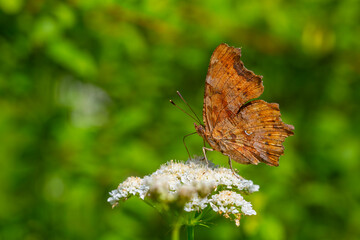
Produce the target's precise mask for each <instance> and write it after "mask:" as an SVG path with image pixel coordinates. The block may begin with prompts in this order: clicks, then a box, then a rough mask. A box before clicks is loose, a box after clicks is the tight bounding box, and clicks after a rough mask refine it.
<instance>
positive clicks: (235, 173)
mask: <svg viewBox="0 0 360 240" xmlns="http://www.w3.org/2000/svg"><path fill="white" fill-rule="evenodd" d="M229 165H230V169H231V171H232V172H233V174H234V175H235V176H236V177H237V178H239V179H244V178H243V177H241V176H240V175H239V174H237V172H235V170H234V169H233V167H232V161H231V158H230V157H229Z"/></svg>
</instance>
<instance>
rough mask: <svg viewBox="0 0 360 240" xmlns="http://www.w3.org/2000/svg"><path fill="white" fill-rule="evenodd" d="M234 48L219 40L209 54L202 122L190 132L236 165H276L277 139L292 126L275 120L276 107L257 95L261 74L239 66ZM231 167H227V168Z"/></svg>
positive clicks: (279, 144)
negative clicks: (195, 133)
mask: <svg viewBox="0 0 360 240" xmlns="http://www.w3.org/2000/svg"><path fill="white" fill-rule="evenodd" d="M240 56H241V51H240V48H234V47H230V46H228V45H227V44H220V45H219V46H218V47H217V48H216V49H215V51H214V52H213V54H212V56H211V59H210V65H209V68H208V73H207V76H206V83H205V96H204V107H203V122H204V125H202V124H199V125H198V124H196V123H195V129H196V132H197V133H198V134H199V135H200V136H201V137H203V138H204V139H205V140H206V141H207V142H208V143H209V145H210V146H211V147H212V148H213V149H209V148H205V147H204V148H203V151H204V156H205V159H206V154H205V150H211V151H212V150H216V151H220V152H221V153H222V154H224V155H226V156H228V157H229V163H230V167H231V159H232V160H235V161H236V162H238V163H242V164H258V163H260V162H264V163H266V164H268V165H270V166H278V165H279V157H280V155H282V154H284V146H283V145H282V143H283V142H284V140H285V138H287V137H288V136H291V135H293V134H294V133H293V131H292V130H294V126H292V125H288V124H285V123H284V122H282V120H281V118H280V115H281V114H280V110H279V105H278V104H277V103H267V102H265V101H263V100H252V99H254V98H258V97H259V96H260V95H261V94H262V93H263V91H264V86H263V82H262V76H258V75H255V74H254V73H253V72H252V71H250V70H248V69H246V68H245V66H244V64H243V62H242V61H241V60H240ZM231 168H232V167H231Z"/></svg>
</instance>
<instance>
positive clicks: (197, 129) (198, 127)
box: [194, 123, 205, 137]
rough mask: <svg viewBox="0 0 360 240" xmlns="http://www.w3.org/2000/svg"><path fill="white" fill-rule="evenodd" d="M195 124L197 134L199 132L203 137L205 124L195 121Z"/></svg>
mask: <svg viewBox="0 0 360 240" xmlns="http://www.w3.org/2000/svg"><path fill="white" fill-rule="evenodd" d="M194 126H195V130H196V132H197V134H199V135H200V136H201V137H205V128H204V126H203V125H201V124H199V125H198V124H196V123H194Z"/></svg>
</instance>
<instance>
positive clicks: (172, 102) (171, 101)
mask: <svg viewBox="0 0 360 240" xmlns="http://www.w3.org/2000/svg"><path fill="white" fill-rule="evenodd" d="M170 103H171V104H172V105H174V106H175V107H177V108H178V109H180V110H181V111H182V112H183V113H185V114H186V115H188V116H189V117H191V118H192V119H194V120H195V121H196V122H198V123H199V124H200V122H199V120H198V119H196V118H194V117H193V116H191V115H190V114H189V113H188V112H186V111H185V110H184V109H182V108H181V107H179V106H178V105H176V104H175V103H174V101H173V100H170Z"/></svg>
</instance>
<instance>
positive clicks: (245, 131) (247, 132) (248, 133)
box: [244, 130, 253, 136]
mask: <svg viewBox="0 0 360 240" xmlns="http://www.w3.org/2000/svg"><path fill="white" fill-rule="evenodd" d="M244 132H245V134H246V135H248V136H250V135H251V134H253V133H252V132H250V133H248V132H247V131H246V130H245V131H244Z"/></svg>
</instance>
